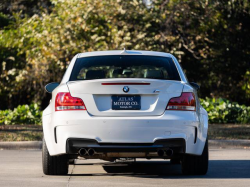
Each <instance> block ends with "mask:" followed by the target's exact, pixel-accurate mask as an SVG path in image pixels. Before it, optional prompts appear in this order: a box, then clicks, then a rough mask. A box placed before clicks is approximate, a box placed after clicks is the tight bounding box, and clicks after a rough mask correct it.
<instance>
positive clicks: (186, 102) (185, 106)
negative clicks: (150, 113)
mask: <svg viewBox="0 0 250 187" xmlns="http://www.w3.org/2000/svg"><path fill="white" fill-rule="evenodd" d="M195 106H196V104H195V96H194V93H191V92H186V93H184V92H183V93H182V94H181V96H180V97H174V98H172V99H170V101H169V102H168V105H167V108H166V110H191V111H194V110H195Z"/></svg>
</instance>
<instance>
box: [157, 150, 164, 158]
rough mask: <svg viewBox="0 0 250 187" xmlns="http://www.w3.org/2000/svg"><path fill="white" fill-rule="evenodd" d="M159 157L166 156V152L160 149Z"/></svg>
mask: <svg viewBox="0 0 250 187" xmlns="http://www.w3.org/2000/svg"><path fill="white" fill-rule="evenodd" d="M157 154H158V156H160V157H163V156H164V151H163V150H162V149H159V150H158V151H157Z"/></svg>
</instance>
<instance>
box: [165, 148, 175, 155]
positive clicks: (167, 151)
mask: <svg viewBox="0 0 250 187" xmlns="http://www.w3.org/2000/svg"><path fill="white" fill-rule="evenodd" d="M173 153H174V151H173V149H168V150H166V155H167V156H172V155H173Z"/></svg>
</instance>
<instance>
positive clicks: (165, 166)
mask: <svg viewBox="0 0 250 187" xmlns="http://www.w3.org/2000/svg"><path fill="white" fill-rule="evenodd" d="M76 165H77V166H78V167H81V166H84V167H91V166H90V165H100V167H102V168H103V169H104V170H105V171H106V173H93V174H91V173H88V174H74V173H73V174H71V176H130V177H141V178H172V179H175V178H176V179H179V178H250V172H249V170H250V161H249V160H210V161H209V169H208V173H207V174H206V175H203V176H199V175H196V176H187V175H186V176H185V175H182V173H181V165H180V164H171V163H170V162H169V161H137V162H134V163H133V162H132V163H122V162H117V163H112V162H107V163H93V164H90V163H86V164H76ZM85 171H86V170H85Z"/></svg>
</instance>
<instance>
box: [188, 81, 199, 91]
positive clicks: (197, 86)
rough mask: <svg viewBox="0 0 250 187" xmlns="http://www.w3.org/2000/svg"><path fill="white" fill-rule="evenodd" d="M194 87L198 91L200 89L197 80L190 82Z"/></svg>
mask: <svg viewBox="0 0 250 187" xmlns="http://www.w3.org/2000/svg"><path fill="white" fill-rule="evenodd" d="M189 84H190V85H191V86H192V87H193V88H194V89H196V90H197V91H198V90H199V89H200V86H199V85H198V84H197V83H195V82H190V83H189Z"/></svg>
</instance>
